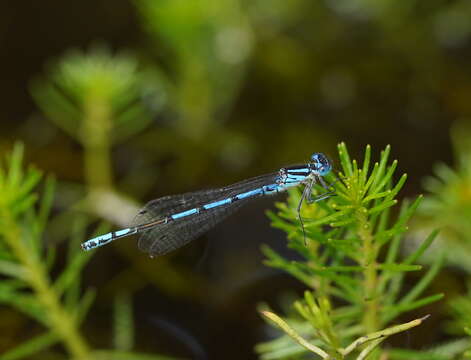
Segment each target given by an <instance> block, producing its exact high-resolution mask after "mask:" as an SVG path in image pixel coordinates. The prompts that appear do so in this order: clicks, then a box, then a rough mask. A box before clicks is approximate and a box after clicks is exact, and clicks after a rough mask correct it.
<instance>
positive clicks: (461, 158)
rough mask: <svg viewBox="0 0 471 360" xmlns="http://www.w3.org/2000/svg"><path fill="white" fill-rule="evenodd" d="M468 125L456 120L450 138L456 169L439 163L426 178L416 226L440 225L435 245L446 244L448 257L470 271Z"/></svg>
mask: <svg viewBox="0 0 471 360" xmlns="http://www.w3.org/2000/svg"><path fill="white" fill-rule="evenodd" d="M470 134H471V129H470V128H469V125H467V124H466V123H457V124H455V126H454V128H453V131H452V140H453V145H454V148H455V159H456V170H454V169H452V168H451V167H449V166H448V165H446V164H443V163H440V164H437V165H436V167H435V174H436V175H435V176H434V177H428V178H426V179H425V182H424V185H425V188H426V190H428V191H429V192H430V196H428V197H427V198H426V199H425V201H424V204H423V206H422V207H421V208H420V211H419V215H420V216H419V219H418V221H417V222H416V224H415V225H416V226H415V228H416V229H419V230H427V229H429V228H430V227H432V226H439V227H440V228H441V229H442V231H441V236H440V241H438V242H437V246H438V249H440V248H442V247H443V246H445V243H446V249H447V251H448V252H449V255H450V256H449V259H448V261H449V262H450V263H452V264H455V265H457V266H459V267H461V268H462V269H464V270H465V271H467V272H468V273H471V265H470V261H469V258H470V256H471V240H470V239H471V222H470V221H469V219H470V218H471V142H470V140H469V139H470Z"/></svg>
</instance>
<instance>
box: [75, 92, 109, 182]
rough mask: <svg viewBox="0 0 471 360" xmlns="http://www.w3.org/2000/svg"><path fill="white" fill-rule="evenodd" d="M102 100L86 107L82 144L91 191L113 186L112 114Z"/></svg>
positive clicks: (88, 103) (92, 100) (91, 102)
mask: <svg viewBox="0 0 471 360" xmlns="http://www.w3.org/2000/svg"><path fill="white" fill-rule="evenodd" d="M100 100H101V99H94V98H92V99H89V100H88V101H86V105H85V115H84V121H83V128H82V135H81V139H82V144H83V146H84V149H85V164H84V165H85V178H86V181H87V183H88V185H89V189H90V190H91V191H93V190H95V189H103V190H105V189H110V188H111V187H112V184H113V180H112V170H111V156H110V147H111V141H110V133H111V126H112V122H111V114H110V108H109V106H108V105H107V104H106V102H105V101H100Z"/></svg>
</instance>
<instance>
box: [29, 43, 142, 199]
mask: <svg viewBox="0 0 471 360" xmlns="http://www.w3.org/2000/svg"><path fill="white" fill-rule="evenodd" d="M143 83H144V77H143V74H142V72H140V71H139V69H138V63H137V60H136V59H135V58H134V57H132V56H131V55H129V54H128V55H126V54H118V55H113V54H111V53H110V51H109V50H108V49H107V48H106V47H105V46H100V47H95V48H93V49H92V50H91V51H90V52H89V53H88V54H85V53H82V52H79V51H71V52H69V53H68V54H66V55H65V56H64V57H63V58H62V59H61V60H60V61H59V62H57V63H56V64H55V65H54V66H52V67H51V68H50V70H49V74H48V76H47V78H44V79H41V78H40V79H37V80H36V81H35V82H34V83H33V86H32V94H33V96H34V98H35V100H36V102H37V104H38V105H39V107H40V108H41V110H42V111H43V112H44V113H45V114H46V116H47V117H48V118H49V119H50V120H52V121H53V122H54V123H55V124H56V125H57V126H59V127H60V128H61V129H62V130H64V131H65V132H66V133H67V134H68V135H70V136H71V137H73V138H74V139H76V140H77V141H78V142H79V143H80V144H82V146H83V148H84V150H85V174H86V180H87V182H88V184H89V186H90V188H91V189H94V190H96V189H100V188H101V189H103V188H104V189H110V188H112V187H113V179H112V177H113V176H112V169H111V161H110V151H111V148H112V146H114V145H115V144H117V143H120V142H122V141H124V140H126V139H127V138H129V137H130V136H131V135H133V134H135V133H137V132H138V131H140V130H142V129H143V128H145V127H146V126H147V125H148V124H149V122H150V120H151V116H150V113H149V111H148V109H146V107H144V105H143V102H142V101H141V97H142V96H143Z"/></svg>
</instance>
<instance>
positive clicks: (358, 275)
mask: <svg viewBox="0 0 471 360" xmlns="http://www.w3.org/2000/svg"><path fill="white" fill-rule="evenodd" d="M338 150H339V156H340V163H341V167H342V171H341V173H340V174H339V175H340V177H341V179H342V181H341V182H340V181H338V182H336V183H335V184H334V186H335V190H336V196H334V197H331V198H330V199H329V200H328V201H324V202H317V203H315V205H314V206H305V207H303V209H302V213H301V215H302V217H303V218H304V219H305V220H304V223H305V229H306V236H307V239H308V244H307V246H305V244H304V238H303V233H302V231H301V229H300V226H299V221H298V220H297V214H296V208H297V205H298V202H299V200H300V194H299V191H298V190H293V191H291V192H290V196H289V198H288V201H287V203H279V204H277V207H278V209H279V212H278V213H277V214H274V213H270V214H269V216H270V218H271V220H272V223H273V226H275V227H277V228H280V229H282V230H283V231H285V232H286V233H287V234H288V239H289V243H288V246H289V247H290V248H292V249H293V250H295V251H296V252H298V253H299V254H300V255H301V256H302V257H303V259H302V260H299V261H289V260H287V259H285V258H283V257H282V256H280V255H278V254H277V253H275V252H274V251H273V250H272V249H270V248H268V247H264V249H263V250H264V253H265V254H266V256H267V258H268V259H267V261H266V263H267V265H269V266H272V267H276V268H279V269H283V270H284V271H287V272H288V273H290V274H291V275H293V276H294V277H296V278H297V279H298V280H300V281H302V282H303V283H304V284H305V285H306V286H307V287H308V288H309V289H310V291H306V293H305V296H304V299H303V300H299V301H296V302H295V303H294V309H295V310H296V312H297V315H296V318H298V320H297V321H298V325H297V327H298V328H299V329H300V332H299V333H298V331H297V330H296V327H293V328H291V326H290V325H288V322H285V321H284V320H282V319H281V318H279V317H277V316H276V315H274V314H273V315H271V316H272V317H271V318H270V317H269V318H270V319H271V320H272V321H274V319H273V316H275V317H277V318H278V320H276V321H275V323H277V324H278V326H280V327H281V328H282V329H283V330H284V331H285V332H286V333H287V334H288V336H291V337H292V338H295V337H298V340H299V339H303V340H302V341H304V342H306V343H307V344H310V345H309V346H314V347H317V348H318V349H319V350H320V351H317V352H316V351H314V350H313V349H312V348H311V349H310V348H309V346H305V345H306V344H304V345H303V344H301V343H300V341H297V342H298V343H300V344H301V346H303V347H304V348H305V350H303V349H302V348H300V347H299V346H296V347H292V346H291V347H290V348H289V349H290V350H289V351H287V350H286V348H284V346H286V341H281V339H283V338H281V339H277V340H274V341H273V342H270V343H266V344H261V345H259V346H258V347H257V350H258V352H259V353H261V355H262V359H282V358H291V357H300V356H301V357H302V356H303V354H304V353H305V352H306V351H307V350H310V351H314V352H316V353H317V354H318V355H319V356H321V357H322V358H325V359H327V358H336V359H344V358H345V359H347V358H350V357H349V356H352V354H353V353H355V352H356V353H357V355H356V356H357V357H356V358H357V359H364V358H366V357H367V356H370V355H371V354H373V355H371V356H373V357H374V358H375V357H377V356H378V355H379V353H380V352H381V351H383V350H379V349H378V350H375V349H376V347H377V346H378V345H379V344H380V343H381V342H383V341H384V340H385V339H386V338H387V337H388V336H390V335H393V334H395V333H397V332H401V331H404V330H405V329H409V328H411V327H413V326H417V325H419V324H420V323H421V322H422V321H423V319H417V320H414V321H411V322H409V323H406V324H402V325H396V326H392V327H388V326H390V324H391V322H392V321H394V320H396V319H397V317H398V316H399V315H401V314H403V313H405V312H408V311H411V310H415V309H418V308H420V307H423V306H425V305H427V304H430V303H432V302H435V301H437V300H439V299H440V298H441V297H442V296H443V295H442V294H435V295H424V292H425V290H426V288H427V286H428V285H429V284H430V282H431V281H432V279H433V278H434V277H435V275H436V274H437V272H438V271H439V269H440V267H441V265H442V263H443V261H444V257H443V256H438V257H437V258H436V260H435V261H434V263H433V264H432V266H431V267H430V268H429V269H428V271H427V272H426V273H425V275H424V276H422V278H421V279H420V280H419V281H418V282H417V283H416V284H415V285H414V286H413V287H412V288H410V289H408V290H407V292H405V293H404V290H403V288H402V284H403V281H404V276H405V274H406V273H407V272H410V271H418V270H420V269H421V266H420V265H416V264H415V262H416V261H417V260H418V259H419V258H420V257H421V256H422V254H423V253H424V252H425V251H426V250H427V248H428V247H429V246H430V245H431V243H432V242H433V240H434V238H435V237H436V235H437V231H434V232H432V233H431V234H430V236H429V237H427V238H426V239H425V240H424V241H423V242H422V244H421V245H420V246H419V247H418V248H417V249H416V250H415V251H414V252H413V253H412V254H410V255H409V256H408V257H406V258H404V259H400V257H399V250H400V246H401V243H402V242H403V240H404V233H405V232H406V230H407V223H408V221H409V219H410V218H411V216H412V215H413V214H414V212H415V210H416V209H417V207H418V205H419V203H420V201H421V200H422V196H419V197H418V198H417V199H416V200H414V201H413V202H411V203H409V202H408V201H403V203H402V205H401V208H400V211H399V213H398V215H396V216H393V214H392V211H391V207H392V206H394V205H395V204H396V203H397V202H398V201H397V200H396V196H397V194H398V192H399V191H400V189H401V188H402V187H403V185H404V183H405V181H406V175H405V174H404V175H402V176H401V177H400V178H399V180H398V181H397V182H395V181H394V180H393V175H394V172H395V170H396V167H397V161H393V162H392V163H389V154H390V147H389V146H388V147H387V148H386V149H385V150H384V151H382V152H381V156H380V160H379V162H378V163H375V164H374V165H373V166H372V167H371V166H370V163H371V149H370V147H369V146H367V148H366V151H365V157H364V160H363V164H362V165H361V166H360V165H359V164H358V163H357V161H356V160H351V159H350V157H349V154H348V151H347V148H346V146H345V144H343V143H342V144H340V145H339V147H338ZM327 180H330V181H333V180H334V175H330V178H328V179H327ZM317 191H318V192H325V190H324V189H323V188H322V187H321V186H318V188H317ZM334 304H335V305H336V306H334ZM270 314H272V313H270ZM299 317H300V318H301V320H299ZM281 321H283V322H284V323H285V324H286V326H287V327H283V326H281ZM288 321H289V322H290V320H288ZM299 321H301V323H300V324H299ZM305 323H308V324H309V325H310V326H309V327H307V326H305V325H304V324H305ZM288 328H289V329H292V331H291V330H290V331H287V329H288ZM293 333H295V334H296V335H295V336H293ZM365 334H367V335H365ZM355 337H359V338H358V339H357V340H355V341H354V338H355ZM360 339H361V340H360ZM348 344H350V345H348ZM412 358H413V357H411V359H412Z"/></svg>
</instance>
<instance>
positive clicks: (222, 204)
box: [82, 153, 334, 256]
mask: <svg viewBox="0 0 471 360" xmlns="http://www.w3.org/2000/svg"><path fill="white" fill-rule="evenodd" d="M331 170H332V165H331V163H330V161H329V160H328V159H327V157H326V156H325V155H324V154H322V153H314V154H313V155H312V156H311V161H310V162H309V163H307V164H304V165H295V166H290V167H286V168H281V169H280V170H279V171H278V172H276V173H272V174H267V175H261V176H258V177H255V178H252V179H248V180H244V181H241V182H238V183H235V184H233V185H229V186H225V187H222V188H219V189H211V190H201V191H196V192H190V193H185V194H181V195H170V196H164V197H161V198H159V199H155V200H152V201H150V202H148V203H147V204H146V205H145V206H144V207H143V208H142V209H141V210H140V211H139V213H138V214H137V215H136V217H135V218H134V221H133V223H132V225H131V226H130V227H128V228H126V229H122V230H117V231H112V232H110V233H107V234H104V235H100V236H98V237H95V238H93V239H90V240H88V241H86V242H84V243H83V244H82V249H84V250H91V249H94V248H96V247H99V246H102V245H105V244H108V243H110V242H111V241H114V240H116V239H119V238H122V237H125V236H129V235H132V234H140V238H139V241H138V247H139V249H140V250H142V251H144V252H147V253H149V254H150V255H151V256H155V255H164V254H166V253H168V252H170V251H173V250H176V249H178V248H179V247H181V246H183V245H185V244H187V243H189V242H190V241H192V240H193V239H195V238H197V237H198V236H200V235H201V234H203V233H205V232H206V231H208V230H209V229H211V228H212V227H214V226H215V225H216V224H217V223H219V222H220V221H222V220H223V219H224V218H226V217H227V216H229V215H231V214H233V213H234V212H235V211H236V210H238V209H239V208H240V207H241V206H242V205H244V204H246V203H247V202H248V201H249V200H252V199H256V198H260V197H263V196H268V195H274V194H278V193H280V192H283V191H286V190H287V189H289V188H291V187H293V186H298V185H305V187H304V190H303V193H302V196H301V200H300V202H299V205H298V208H297V212H298V218H299V221H300V223H301V226H302V229H303V233H304V226H303V223H302V219H301V215H300V210H301V206H302V203H303V200H304V199H306V200H307V202H308V203H312V202H316V201H320V200H323V199H326V198H328V197H330V196H332V194H333V193H334V191H333V190H332V189H331V188H330V187H329V186H328V185H327V184H326V183H325V181H324V180H323V177H324V176H326V175H327V174H329V172H330V171H331ZM317 181H318V182H319V183H320V184H321V185H322V186H323V187H324V188H325V189H326V192H325V193H323V194H321V195H319V196H316V197H312V187H313V185H314V184H315V183H316V182H317Z"/></svg>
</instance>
